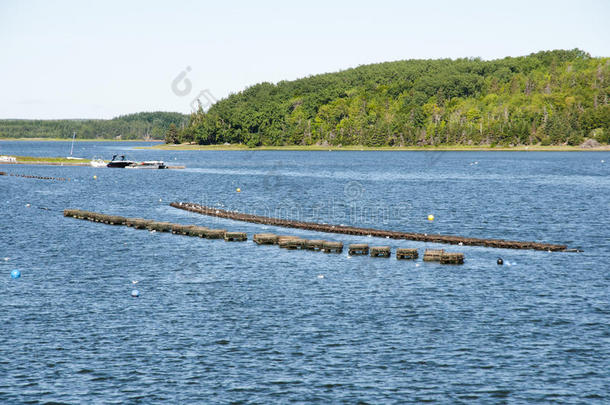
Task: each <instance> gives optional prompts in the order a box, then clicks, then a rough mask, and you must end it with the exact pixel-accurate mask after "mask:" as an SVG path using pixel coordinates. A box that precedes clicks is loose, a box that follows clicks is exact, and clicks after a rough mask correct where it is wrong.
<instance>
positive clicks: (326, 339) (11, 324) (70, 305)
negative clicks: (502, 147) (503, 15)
mask: <svg viewBox="0 0 610 405" xmlns="http://www.w3.org/2000/svg"><path fill="white" fill-rule="evenodd" d="M69 145H70V144H69V142H8V141H2V142H0V155H3V154H15V155H37V156H65V155H66V154H67V152H68V151H69ZM138 145H142V144H137V143H124V142H121V143H107V142H102V143H86V142H83V143H78V144H77V145H75V151H74V155H75V156H82V157H87V158H91V157H93V156H96V155H97V156H103V157H105V158H110V157H111V155H112V154H114V153H117V152H121V153H126V154H127V155H128V156H129V157H132V158H134V159H163V160H166V161H167V162H169V163H171V164H176V165H186V166H187V169H185V170H165V171H163V170H160V171H146V170H119V169H105V168H103V169H94V168H89V167H55V166H26V165H0V171H5V172H8V173H15V174H29V175H38V176H54V177H68V178H70V179H71V181H69V182H57V181H48V180H35V179H27V178H20V177H9V176H0V207H1V211H0V229H1V230H2V232H0V305H1V307H2V311H0V331H1V332H0V403H146V404H148V403H158V402H169V403H176V404H178V403H197V402H199V403H229V402H231V403H261V404H268V403H288V402H297V403H320V404H327V403H371V404H372V403H404V402H424V401H427V402H438V403H459V402H462V403H471V402H483V403H508V402H510V403H524V402H541V403H547V402H557V403H587V404H589V403H608V402H609V401H610V394H609V392H610V371H609V370H610V316H609V315H610V303H609V298H610V288H609V285H610V271H609V270H610V265H609V263H610V253H609V245H610V243H609V241H610V232H609V231H608V224H609V223H610V210H609V204H608V201H609V197H610V153H608V152H582V153H581V152H572V153H551V152H545V153H537V152H442V153H438V152H287V151H282V152H279V151H277V152H276V151H235V152H220V151H205V152H202V151H150V150H136V149H133V147H134V146H138ZM602 160H604V161H605V162H602ZM94 175H95V176H97V180H95V179H94V178H93V176H94ZM236 188H240V189H241V193H237V192H236ZM171 201H193V202H199V203H203V204H206V205H213V206H218V207H220V208H224V209H235V210H239V211H246V212H252V213H257V214H266V215H271V216H282V217H291V218H296V219H302V220H314V221H318V222H327V223H338V224H351V225H357V226H368V227H376V228H382V229H394V230H404V231H414V232H428V233H431V232H434V233H443V234H456V235H462V236H474V237H493V238H504V239H518V240H536V241H542V242H550V243H564V244H567V245H569V246H570V247H575V248H582V249H583V250H584V252H583V253H548V252H535V251H515V250H501V249H490V248H484V247H467V246H446V245H436V244H424V243H418V242H411V241H396V240H388V239H376V238H361V237H350V236H348V235H334V234H332V235H329V234H316V233H313V232H308V231H299V230H291V229H281V228H273V227H265V226H260V225H256V224H248V223H241V222H235V221H229V220H222V219H217V218H211V217H204V216H201V215H197V214H193V213H189V212H186V211H181V210H176V209H174V208H171V207H169V206H168V203H169V202H171ZM27 204H30V205H29V206H27ZM64 208H80V209H86V210H92V211H100V212H104V213H110V214H119V215H124V216H139V217H145V218H152V219H158V220H165V221H172V222H178V223H185V224H200V225H206V226H210V227H216V228H225V229H228V230H235V231H246V232H248V234H249V236H250V240H249V241H248V242H245V243H237V242H233V243H227V242H224V241H219V240H205V239H198V238H189V237H183V236H177V235H171V234H163V233H149V232H147V231H141V230H134V229H132V228H127V227H112V226H108V225H102V224H97V223H90V222H87V221H78V220H75V219H72V218H64V217H63V216H62V213H61V211H62V210H63V209H64ZM428 214H433V215H434V216H435V220H434V221H433V222H429V221H427V219H426V218H427V216H428ZM256 232H276V233H280V234H292V235H300V236H304V237H308V238H316V239H319V238H323V239H328V240H340V241H343V242H344V243H357V242H364V243H369V244H370V245H385V244H387V245H390V246H392V248H397V247H417V248H419V249H420V255H421V254H422V253H423V249H424V248H434V247H440V248H445V249H448V250H452V251H461V252H463V253H464V254H465V256H466V263H465V264H464V265H463V266H443V265H440V264H437V263H424V262H422V261H421V259H420V260H417V261H415V262H411V261H397V260H396V259H395V258H391V259H374V258H370V257H351V258H350V257H348V256H347V254H346V253H344V254H341V255H326V254H323V253H317V252H309V251H284V250H283V249H279V248H277V247H275V246H257V245H255V244H254V243H253V242H251V235H252V234H253V233H256ZM499 256H500V257H502V258H503V259H504V262H505V265H504V266H502V267H499V266H497V265H496V258H497V257H499ZM5 258H6V260H5ZM13 269H19V270H21V273H22V276H21V278H20V279H17V280H15V279H11V277H10V273H11V270H13ZM322 276H323V277H322ZM132 280H138V281H139V282H138V283H137V284H136V285H135V288H137V289H138V290H139V291H140V297H139V298H137V299H136V298H131V296H130V293H131V290H132V289H133V288H134V284H132Z"/></svg>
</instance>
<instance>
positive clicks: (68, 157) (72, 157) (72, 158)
mask: <svg viewBox="0 0 610 405" xmlns="http://www.w3.org/2000/svg"><path fill="white" fill-rule="evenodd" d="M75 138H76V132H74V133H73V134H72V146H71V147H70V156H66V159H70V160H84V159H85V158H81V157H74V156H72V152H74V139H75Z"/></svg>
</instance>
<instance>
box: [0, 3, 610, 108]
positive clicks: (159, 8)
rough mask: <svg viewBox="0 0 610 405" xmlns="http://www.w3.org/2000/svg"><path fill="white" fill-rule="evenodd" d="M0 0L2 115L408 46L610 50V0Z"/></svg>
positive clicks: (170, 94)
mask: <svg viewBox="0 0 610 405" xmlns="http://www.w3.org/2000/svg"><path fill="white" fill-rule="evenodd" d="M291 3H292V2H288V1H264V0H260V1H258V2H254V1H214V2H208V1H180V0H174V1H166V2H161V1H125V0H122V1H114V0H105V1H97V2H93V1H83V0H75V1H71V0H65V1H61V0H59V1H53V2H50V1H28V0H24V1H18V0H0V119H5V118H24V119H25V118H27V119H65V118H112V117H115V116H118V115H124V114H130V113H134V112H139V111H177V112H182V113H189V112H190V111H191V109H192V105H193V100H196V99H197V98H199V99H200V101H201V102H202V104H203V105H204V107H205V106H207V105H209V104H210V103H211V102H213V101H214V100H217V99H221V98H224V97H227V96H228V95H229V94H231V93H236V92H239V91H241V90H243V89H244V88H246V87H248V86H251V85H254V84H256V83H260V82H265V81H266V82H272V83H277V82H278V81H281V80H293V79H297V78H300V77H305V76H309V75H312V74H318V73H325V72H334V71H338V70H343V69H347V68H350V67H355V66H358V65H362V64H368V63H378V62H385V61H392V60H402V59H422V58H425V59H428V58H460V57H481V58H483V59H486V60H488V59H496V58H503V57H505V56H520V55H527V54H529V53H532V52H537V51H540V50H550V49H573V48H580V49H583V50H585V51H587V52H589V53H590V54H591V55H592V56H603V57H608V56H610V24H609V23H608V21H610V1H608V0H598V1H595V0H583V1H573V0H572V1H563V0H555V1H536V0H529V1H521V0H511V1H501V2H500V1H498V2H495V1H491V0H488V1H467V0H462V1H443V0H435V1H406V0H403V1H386V0H375V1H370V0H368V1H358V0H350V1H342V0H339V1H332V0H326V1H318V0H308V1H306V2H299V3H298V4H291Z"/></svg>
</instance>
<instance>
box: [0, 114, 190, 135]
mask: <svg viewBox="0 0 610 405" xmlns="http://www.w3.org/2000/svg"><path fill="white" fill-rule="evenodd" d="M187 122H188V117H187V116H186V115H184V114H180V113H174V112H161V111H158V112H141V113H136V114H129V115H122V116H119V117H116V118H112V119H109V120H90V119H86V120H17V119H11V120H0V138H72V134H73V132H76V138H77V139H78V138H80V139H122V140H125V139H127V140H137V139H142V140H153V139H156V140H163V139H164V137H165V133H166V132H167V130H168V129H169V126H170V125H174V126H175V127H177V128H178V127H179V128H182V127H184V126H185V125H186V124H187Z"/></svg>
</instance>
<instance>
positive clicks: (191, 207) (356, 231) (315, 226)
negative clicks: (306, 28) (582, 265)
mask: <svg viewBox="0 0 610 405" xmlns="http://www.w3.org/2000/svg"><path fill="white" fill-rule="evenodd" d="M170 205H171V206H172V207H174V208H179V209H182V210H186V211H190V212H195V213H198V214H203V215H209V216H213V217H219V218H226V219H232V220H236V221H245V222H252V223H255V224H263V225H272V226H282V227H286V228H296V229H306V230H309V231H318V232H328V233H341V234H346V235H357V236H374V237H378V238H388V239H405V240H413V241H418V242H433V243H447V244H451V245H464V246H485V247H491V248H501V249H524V250H545V251H548V252H578V251H579V250H577V249H568V247H567V246H566V245H554V244H549V243H539V242H521V241H512V240H504V239H481V238H467V237H463V236H450V235H432V234H425V233H411V232H398V231H384V230H380V229H371V228H357V227H352V226H344V225H330V224H319V223H315V222H303V221H293V220H289V219H281V218H271V217H264V216H259V215H252V214H243V213H240V212H235V211H226V210H221V209H218V208H211V207H206V206H204V205H200V204H194V203H189V202H173V203H171V204H170Z"/></svg>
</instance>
